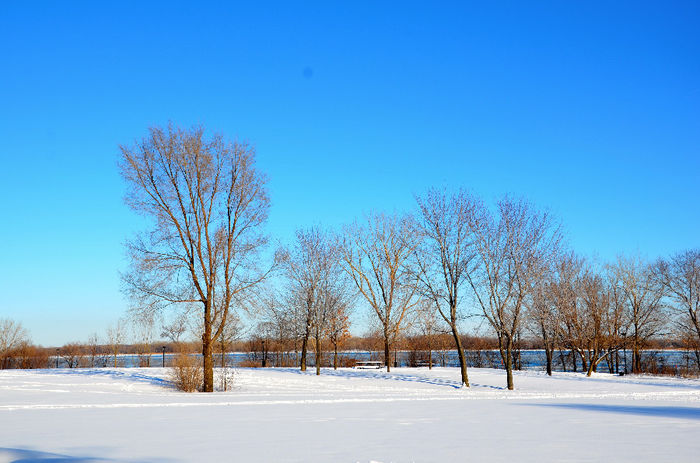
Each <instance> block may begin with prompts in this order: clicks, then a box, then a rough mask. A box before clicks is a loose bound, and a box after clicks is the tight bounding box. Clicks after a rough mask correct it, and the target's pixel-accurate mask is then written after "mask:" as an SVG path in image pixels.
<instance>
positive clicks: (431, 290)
mask: <svg viewBox="0 0 700 463" xmlns="http://www.w3.org/2000/svg"><path fill="white" fill-rule="evenodd" d="M417 202H418V207H419V209H420V221H419V225H418V229H419V234H420V237H421V238H422V246H421V248H420V252H419V253H418V254H417V263H416V268H417V269H418V280H419V282H420V286H419V287H420V291H421V293H422V295H423V297H425V298H427V299H428V300H430V301H431V302H432V306H433V307H434V308H435V309H437V311H438V313H439V314H440V316H441V317H442V319H443V320H444V321H445V322H446V323H447V325H448V326H449V327H450V330H451V332H452V338H453V339H454V343H455V349H456V350H457V355H458V357H459V365H460V373H461V375H462V385H464V386H465V387H469V378H468V376H467V360H466V357H465V355H464V348H463V346H462V340H461V338H460V334H459V322H460V320H461V319H462V318H464V314H463V313H461V310H463V309H462V307H461V305H460V302H461V297H460V296H461V290H462V287H463V285H464V284H465V283H466V282H467V281H468V278H469V274H470V272H473V271H474V263H475V260H476V247H475V245H474V235H473V234H472V228H471V227H470V226H474V225H475V224H477V223H480V222H481V221H482V220H483V218H482V217H478V214H483V206H482V205H481V203H480V201H478V200H477V199H476V198H474V197H472V196H470V195H469V194H467V193H466V192H464V191H462V190H459V191H458V192H456V193H454V194H452V195H448V194H447V193H445V192H444V191H438V190H431V191H429V192H428V194H426V195H425V196H424V197H422V198H420V197H419V198H417ZM431 363H432V362H431Z"/></svg>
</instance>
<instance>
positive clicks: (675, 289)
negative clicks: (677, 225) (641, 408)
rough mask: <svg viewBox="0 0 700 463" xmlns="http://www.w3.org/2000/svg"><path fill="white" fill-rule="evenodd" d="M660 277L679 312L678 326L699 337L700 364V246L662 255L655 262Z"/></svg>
mask: <svg viewBox="0 0 700 463" xmlns="http://www.w3.org/2000/svg"><path fill="white" fill-rule="evenodd" d="M654 274H655V275H656V279H657V281H658V282H659V283H660V284H661V285H662V286H663V288H664V289H665V291H666V296H667V297H668V298H669V299H670V300H671V304H672V307H673V308H674V309H675V311H676V312H677V313H678V314H679V319H678V328H679V331H680V332H681V333H683V334H685V335H686V336H687V337H688V338H689V339H692V338H695V342H694V343H693V345H694V349H693V350H694V352H695V360H696V362H697V365H698V367H700V249H689V250H687V251H683V252H680V253H678V254H675V255H673V256H671V257H670V258H669V259H660V260H659V261H658V262H657V263H656V264H655V265H654Z"/></svg>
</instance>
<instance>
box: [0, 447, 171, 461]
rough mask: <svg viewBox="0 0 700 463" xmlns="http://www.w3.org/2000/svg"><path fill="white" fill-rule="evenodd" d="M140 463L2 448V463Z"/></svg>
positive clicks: (0, 454)
mask: <svg viewBox="0 0 700 463" xmlns="http://www.w3.org/2000/svg"><path fill="white" fill-rule="evenodd" d="M120 461H122V462H126V461H128V462H129V463H138V462H142V461H143V460H114V459H111V458H100V457H85V456H83V457H78V456H70V455H61V454H58V453H49V452H40V451H37V450H28V449H12V448H3V447H0V462H2V463H6V462H7V463H48V462H53V463H117V462H120ZM148 461H149V462H162V463H165V462H171V461H173V460H170V459H156V460H153V459H149V460H148Z"/></svg>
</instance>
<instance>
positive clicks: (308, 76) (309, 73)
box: [301, 66, 314, 79]
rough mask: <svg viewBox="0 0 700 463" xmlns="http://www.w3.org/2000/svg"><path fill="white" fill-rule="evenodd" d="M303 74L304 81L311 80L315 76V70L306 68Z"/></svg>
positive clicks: (309, 67)
mask: <svg viewBox="0 0 700 463" xmlns="http://www.w3.org/2000/svg"><path fill="white" fill-rule="evenodd" d="M301 73H302V75H303V76H304V79H311V78H312V77H313V76H314V70H313V69H312V68H311V66H306V67H304V70H303V71H302V72H301Z"/></svg>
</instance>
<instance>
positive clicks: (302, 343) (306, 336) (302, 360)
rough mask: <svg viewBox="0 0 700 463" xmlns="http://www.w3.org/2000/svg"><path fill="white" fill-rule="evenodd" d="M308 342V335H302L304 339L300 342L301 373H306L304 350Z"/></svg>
mask: <svg viewBox="0 0 700 463" xmlns="http://www.w3.org/2000/svg"><path fill="white" fill-rule="evenodd" d="M308 342H309V337H308V335H304V339H303V340H302V341H301V365H300V366H301V371H306V348H307V343H308Z"/></svg>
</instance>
